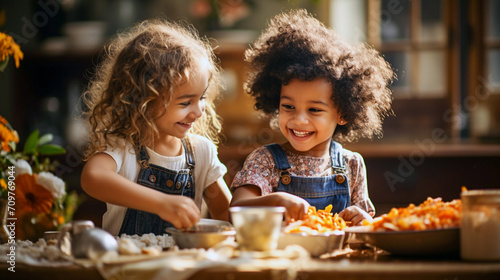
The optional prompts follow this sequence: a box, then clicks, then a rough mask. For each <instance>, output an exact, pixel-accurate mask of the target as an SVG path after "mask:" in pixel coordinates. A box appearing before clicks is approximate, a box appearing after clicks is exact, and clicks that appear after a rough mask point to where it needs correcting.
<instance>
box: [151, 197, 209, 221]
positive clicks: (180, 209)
mask: <svg viewBox="0 0 500 280" xmlns="http://www.w3.org/2000/svg"><path fill="white" fill-rule="evenodd" d="M157 214H158V216H160V218H162V219H163V220H165V221H167V222H170V223H171V224H172V225H173V226H174V227H176V228H178V229H186V228H189V227H191V226H194V225H195V224H196V223H197V222H198V221H200V218H201V213H200V210H199V209H198V207H197V206H196V204H195V203H194V201H193V200H192V199H191V198H189V197H186V196H181V195H168V199H165V200H164V202H163V203H162V205H161V207H160V210H159V211H158V213H157Z"/></svg>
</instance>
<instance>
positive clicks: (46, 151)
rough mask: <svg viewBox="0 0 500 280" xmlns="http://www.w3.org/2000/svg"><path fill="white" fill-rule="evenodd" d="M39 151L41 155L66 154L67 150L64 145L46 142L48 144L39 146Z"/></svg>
mask: <svg viewBox="0 0 500 280" xmlns="http://www.w3.org/2000/svg"><path fill="white" fill-rule="evenodd" d="M38 153H39V154H40V155H47V156H51V155H60V154H65V153H66V150H65V149H64V148H63V147H61V146H58V145H54V144H46V145H42V146H38Z"/></svg>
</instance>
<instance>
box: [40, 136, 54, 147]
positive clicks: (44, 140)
mask: <svg viewBox="0 0 500 280" xmlns="http://www.w3.org/2000/svg"><path fill="white" fill-rule="evenodd" d="M53 139H54V136H53V135H52V134H51V133H47V134H44V135H42V136H40V139H38V145H43V144H47V143H50V142H52V140H53Z"/></svg>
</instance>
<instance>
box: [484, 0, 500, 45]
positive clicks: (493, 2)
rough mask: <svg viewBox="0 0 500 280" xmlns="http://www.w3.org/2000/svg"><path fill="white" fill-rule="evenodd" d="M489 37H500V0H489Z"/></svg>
mask: <svg viewBox="0 0 500 280" xmlns="http://www.w3.org/2000/svg"><path fill="white" fill-rule="evenodd" d="M486 10H487V11H488V12H487V13H488V28H487V30H488V31H487V32H488V38H489V39H497V40H498V39H500V16H499V12H498V11H500V0H489V1H488V7H487V9H486Z"/></svg>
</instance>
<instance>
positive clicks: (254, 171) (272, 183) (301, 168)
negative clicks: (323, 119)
mask: <svg viewBox="0 0 500 280" xmlns="http://www.w3.org/2000/svg"><path fill="white" fill-rule="evenodd" d="M286 156H287V158H288V161H289V162H290V165H291V168H290V169H289V171H290V174H291V175H294V176H300V177H324V176H329V175H332V173H333V172H332V168H331V161H330V155H326V156H325V157H312V156H304V155H299V154H295V153H292V152H290V151H286ZM343 157H344V162H345V166H346V173H347V174H346V175H347V178H348V181H349V189H350V192H351V205H356V206H358V207H359V208H361V209H363V210H365V211H366V212H367V213H368V214H370V215H371V216H372V217H373V216H374V215H375V207H374V206H373V203H372V202H371V200H370V198H369V197H368V184H367V181H366V168H365V163H364V161H363V157H362V156H361V155H360V154H359V153H356V152H352V151H349V150H346V149H343ZM278 181H279V173H278V169H277V168H276V166H275V163H274V159H273V156H272V155H271V153H270V152H269V150H268V149H267V148H266V147H260V148H258V149H256V150H255V151H253V152H252V153H251V154H250V155H249V156H248V157H247V159H246V160H245V163H244V165H243V168H242V169H241V170H240V171H239V172H238V173H237V174H236V176H235V177H234V180H233V183H232V184H231V190H232V191H234V190H235V189H236V188H238V187H240V186H243V185H255V186H257V187H259V188H260V189H261V194H262V195H267V194H270V193H272V192H273V190H274V189H276V188H277V187H278Z"/></svg>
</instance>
